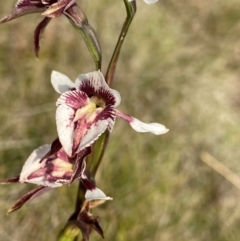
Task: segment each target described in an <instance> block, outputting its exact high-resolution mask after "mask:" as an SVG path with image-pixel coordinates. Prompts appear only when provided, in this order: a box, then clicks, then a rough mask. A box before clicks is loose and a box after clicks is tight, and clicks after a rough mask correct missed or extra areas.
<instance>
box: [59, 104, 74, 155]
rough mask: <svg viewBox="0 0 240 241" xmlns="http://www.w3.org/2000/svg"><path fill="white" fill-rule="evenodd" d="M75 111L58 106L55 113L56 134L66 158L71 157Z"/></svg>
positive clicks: (67, 107) (64, 106)
mask: <svg viewBox="0 0 240 241" xmlns="http://www.w3.org/2000/svg"><path fill="white" fill-rule="evenodd" d="M74 114H75V111H74V110H73V109H72V108H70V107H69V106H67V105H64V104H63V105H60V106H58V108H57V112H56V122H57V132H58V137H59V141H60V142H61V144H62V147H63V149H64V151H65V152H66V153H67V154H68V156H71V155H72V147H73V134H74V133H73V131H74V123H73V119H74Z"/></svg>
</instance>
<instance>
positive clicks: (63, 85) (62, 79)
mask: <svg viewBox="0 0 240 241" xmlns="http://www.w3.org/2000/svg"><path fill="white" fill-rule="evenodd" d="M51 83H52V86H53V88H54V89H55V90H56V92H58V93H59V94H62V93H64V92H66V91H69V90H72V89H75V84H74V83H73V82H72V81H71V80H70V79H69V78H68V77H67V76H66V75H64V74H61V73H60V72H57V71H55V70H54V71H52V74H51Z"/></svg>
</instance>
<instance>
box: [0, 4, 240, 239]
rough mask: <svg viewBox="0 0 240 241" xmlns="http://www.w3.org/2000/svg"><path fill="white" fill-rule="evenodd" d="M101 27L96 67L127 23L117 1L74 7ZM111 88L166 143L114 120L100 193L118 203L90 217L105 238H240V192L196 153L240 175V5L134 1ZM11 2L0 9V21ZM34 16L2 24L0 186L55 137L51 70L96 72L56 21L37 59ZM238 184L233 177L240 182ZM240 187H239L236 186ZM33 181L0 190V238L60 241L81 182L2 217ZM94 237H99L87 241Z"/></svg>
mask: <svg viewBox="0 0 240 241" xmlns="http://www.w3.org/2000/svg"><path fill="white" fill-rule="evenodd" d="M78 3H79V5H80V6H81V7H82V9H83V10H84V12H85V13H86V15H87V16H88V19H89V22H90V24H91V25H92V26H93V27H94V28H95V29H96V31H97V34H98V36H99V39H100V43H101V46H102V51H103V72H105V71H106V68H107V65H108V62H109V59H110V57H111V54H112V51H113V48H114V46H115V43H116V40H117V37H118V34H119V32H120V29H121V25H122V23H123V21H124V18H125V8H124V4H123V2H122V1H111V0H90V1H87V0H82V1H79V2H78ZM137 3H138V12H137V15H136V17H135V19H134V21H133V23H132V25H131V28H130V32H129V34H128V36H127V38H126V42H125V44H124V46H123V49H122V52H121V55H120V59H119V64H118V68H117V72H116V76H115V80H114V83H113V87H114V88H115V89H117V90H118V91H119V92H120V93H121V96H122V103H121V105H120V107H119V109H120V110H122V111H125V112H126V113H129V114H131V115H133V116H135V117H137V118H139V119H141V120H142V121H145V122H160V123H162V124H165V125H166V126H167V127H168V128H169V129H170V132H169V133H168V134H165V135H162V136H154V135H152V134H141V133H136V132H134V131H133V130H132V129H131V127H130V126H128V125H127V124H126V123H125V122H123V121H121V120H117V121H116V124H115V127H114V131H113V133H112V135H111V139H110V143H109V146H108V149H107V151H106V154H105V156H104V159H103V162H102V164H101V166H100V169H99V171H98V173H97V177H96V179H97V183H98V186H99V187H100V188H101V189H102V190H104V192H105V193H106V194H107V195H109V196H112V197H113V198H114V200H113V201H112V202H108V203H106V204H104V205H103V206H101V207H99V208H97V209H95V210H93V213H94V214H95V215H96V216H99V218H100V223H101V225H102V227H103V230H104V232H105V237H106V238H105V240H116V241H123V240H131V241H137V240H141V241H148V240H151V241H172V240H174V241H183V240H186V241H206V240H213V241H234V240H236V241H239V240H240V202H239V199H240V190H239V189H238V188H237V187H235V186H234V185H233V184H232V183H231V182H229V181H228V180H227V179H226V176H222V175H220V174H219V173H218V172H216V171H215V170H214V169H213V168H212V167H210V166H209V165H207V164H206V163H205V162H203V159H204V160H205V161H206V159H209V158H208V157H207V156H204V157H202V153H203V152H207V153H209V154H211V155H212V156H214V157H215V158H216V159H217V163H218V164H217V165H218V166H220V164H223V165H224V166H225V167H227V168H229V169H230V170H231V171H232V172H233V173H235V174H237V175H239V176H240V165H239V161H240V147H239V146H240V114H239V110H240V81H239V79H240V3H239V1H238V0H230V1H226V0H211V1H209V0H178V1H177V0H168V1H167V0H160V1H159V2H158V3H157V4H155V5H152V6H149V5H146V4H145V3H144V2H143V1H140V0H139V1H138V2H137ZM14 4H15V1H13V0H11V1H7V2H5V3H4V4H2V6H1V9H0V16H2V17H4V16H5V15H7V14H8V13H10V12H11V10H12V9H13V7H14ZM41 19H42V18H41V16H40V14H34V15H28V16H25V17H21V18H19V19H16V20H13V21H11V22H9V23H6V24H4V25H1V26H0V89H1V94H0V126H1V128H0V179H1V180H5V179H7V178H9V177H13V176H16V175H18V174H19V172H20V170H21V167H22V165H23V163H24V162H25V160H26V159H27V157H28V156H29V154H30V153H31V152H32V150H33V149H34V148H36V147H38V146H40V145H42V144H45V143H51V141H52V140H53V139H54V138H55V137H56V127H55V109H56V108H55V101H56V99H57V98H58V94H57V93H55V92H54V90H53V88H52V86H51V84H50V74H51V71H52V70H57V71H60V72H62V73H64V74H66V75H68V76H69V77H70V78H71V79H73V80H75V78H76V77H77V76H78V74H80V73H87V72H90V71H93V70H94V63H93V61H92V59H91V56H90V54H89V52H88V51H87V49H86V46H85V44H84V42H83V40H82V39H81V36H80V35H79V34H78V33H77V32H76V31H75V30H74V29H73V28H72V27H71V25H70V23H69V22H68V20H67V19H66V18H65V17H64V16H63V17H59V18H57V19H54V20H52V21H51V23H50V25H49V26H48V27H47V29H46V31H45V34H44V38H43V41H42V48H41V51H40V57H39V61H38V60H36V58H35V56H34V53H33V31H34V29H35V26H36V25H37V23H38V22H39V21H40V20H41ZM237 181H238V183H240V181H239V180H237ZM239 186H240V185H239ZM33 187H34V185H20V184H19V185H18V184H14V185H9V186H1V187H0V241H10V240H11V241H33V240H37V241H46V240H56V236H57V234H58V232H59V231H60V230H61V228H62V227H63V226H64V224H65V222H66V220H67V219H68V217H69V215H70V214H71V213H72V211H73V209H74V203H75V194H76V189H77V184H76V183H75V184H73V185H71V187H68V186H64V187H62V188H58V189H55V190H52V191H51V192H49V193H46V194H44V195H43V196H41V197H39V198H37V199H36V200H34V201H32V202H30V203H29V204H27V205H25V206H24V207H23V208H22V209H20V210H19V211H17V212H15V213H12V214H11V215H6V212H7V210H8V209H9V208H10V207H11V206H12V205H13V203H14V202H15V201H16V200H17V199H18V198H19V197H20V196H21V195H23V194H25V193H26V192H27V191H28V190H30V189H32V188H33ZM91 240H101V238H100V237H99V236H98V234H93V235H92V237H91Z"/></svg>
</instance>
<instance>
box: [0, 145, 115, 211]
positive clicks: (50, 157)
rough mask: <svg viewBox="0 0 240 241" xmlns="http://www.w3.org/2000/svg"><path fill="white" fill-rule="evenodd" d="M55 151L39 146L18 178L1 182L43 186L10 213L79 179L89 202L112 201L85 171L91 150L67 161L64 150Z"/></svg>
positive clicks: (84, 151) (48, 147)
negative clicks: (45, 193) (86, 159)
mask: <svg viewBox="0 0 240 241" xmlns="http://www.w3.org/2000/svg"><path fill="white" fill-rule="evenodd" d="M54 148H55V147H53V145H52V146H51V145H43V146H40V147H39V148H37V149H36V150H34V151H33V152H32V154H31V155H30V156H29V158H28V159H27V161H26V162H25V164H24V166H23V168H22V171H21V173H20V176H19V177H17V178H11V179H8V180H7V181H5V182H2V184H7V183H13V182H19V183H33V184H37V185H40V186H41V187H39V188H36V189H34V190H32V191H30V192H29V193H27V194H26V195H24V196H23V197H22V198H20V199H19V200H18V201H17V202H16V203H15V204H14V206H13V207H12V208H11V209H10V210H9V211H8V212H12V211H15V210H17V209H19V208H20V207H21V206H22V205H24V204H25V203H26V202H27V201H29V200H32V199H33V198H35V197H37V196H39V195H41V194H42V193H44V192H46V191H48V190H50V189H51V188H55V187H60V186H62V185H63V184H71V183H72V182H73V181H74V180H76V179H80V180H81V182H82V183H83V185H84V186H85V188H86V190H87V191H86V193H85V199H86V201H89V202H90V201H92V200H111V199H112V198H110V197H107V196H106V195H105V194H104V193H103V192H102V191H101V190H100V189H98V188H97V187H96V185H95V181H94V179H93V177H92V176H91V175H90V174H89V173H88V172H87V170H86V162H85V157H86V156H87V155H88V154H90V153H91V148H90V147H88V148H85V149H83V150H82V151H81V152H79V153H78V154H77V155H76V156H75V157H73V158H70V157H68V156H67V154H66V153H65V151H64V150H63V148H60V149H59V148H58V149H59V150H57V151H54ZM53 152H54V153H53Z"/></svg>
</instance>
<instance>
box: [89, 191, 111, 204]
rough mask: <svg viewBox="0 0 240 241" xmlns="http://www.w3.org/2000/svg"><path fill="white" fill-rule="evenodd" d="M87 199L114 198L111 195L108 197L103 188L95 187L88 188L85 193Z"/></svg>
mask: <svg viewBox="0 0 240 241" xmlns="http://www.w3.org/2000/svg"><path fill="white" fill-rule="evenodd" d="M85 199H86V200H87V201H92V200H112V198H111V197H107V196H106V195H105V194H104V192H103V191H102V190H100V189H99V188H95V189H93V190H87V191H86V194H85Z"/></svg>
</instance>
